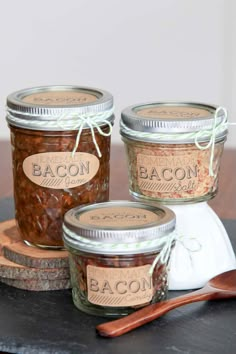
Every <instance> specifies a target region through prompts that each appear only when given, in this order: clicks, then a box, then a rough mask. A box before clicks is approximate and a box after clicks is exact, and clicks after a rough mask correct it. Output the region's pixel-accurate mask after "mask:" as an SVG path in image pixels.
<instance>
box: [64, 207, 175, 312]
mask: <svg viewBox="0 0 236 354" xmlns="http://www.w3.org/2000/svg"><path fill="white" fill-rule="evenodd" d="M174 228H175V214H174V213H173V212H172V211H171V210H169V209H167V208H164V207H157V206H154V205H153V206H151V205H147V204H144V203H138V202H128V201H127V202H126V201H114V202H107V203H99V204H96V205H95V204H93V205H89V206H85V207H81V208H74V209H72V210H70V211H68V212H67V213H66V214H65V217H64V224H63V231H64V242H65V246H66V248H67V249H68V251H69V261H70V274H71V283H72V296H73V301H74V304H75V306H76V307H77V308H78V309H80V310H82V311H84V312H86V313H89V314H94V315H101V316H112V317H119V316H123V315H126V314H129V313H132V312H134V311H135V310H136V309H138V308H141V307H144V306H146V305H148V304H151V303H155V302H158V301H161V300H164V299H165V298H166V295H167V289H168V276H167V275H168V272H167V267H168V261H169V257H170V253H171V250H172V248H173V246H174V244H175V238H174V233H173V230H174Z"/></svg>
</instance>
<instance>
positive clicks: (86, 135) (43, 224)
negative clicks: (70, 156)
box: [11, 126, 110, 247]
mask: <svg viewBox="0 0 236 354" xmlns="http://www.w3.org/2000/svg"><path fill="white" fill-rule="evenodd" d="M103 130H104V131H106V132H107V131H108V127H107V126H105V127H104V128H103ZM76 136H77V131H68V132H45V131H34V130H32V131H30V130H26V129H19V128H15V127H11V144H12V158H13V177H14V198H15V214H16V221H17V224H18V228H19V231H20V234H21V237H22V239H23V240H25V241H28V242H30V243H32V244H34V245H41V246H49V247H62V246H63V241H62V221H63V215H64V214H65V212H66V211H68V210H69V209H71V208H74V207H75V206H78V205H82V204H87V203H96V202H104V201H107V200H108V199H109V160H110V137H104V136H102V135H100V134H99V133H98V132H97V131H96V130H95V136H96V140H97V143H98V145H99V147H100V150H101V153H102V157H101V158H98V159H99V168H98V171H97V173H96V174H95V176H94V177H93V178H92V179H90V180H89V181H88V182H86V183H85V184H82V185H79V186H75V187H73V188H72V187H71V184H70V185H69V187H68V188H67V187H64V188H63V189H55V188H50V185H49V186H47V184H45V185H44V186H42V185H38V184H36V183H34V182H32V181H31V180H30V179H29V178H28V177H27V176H26V174H25V172H24V170H23V163H24V161H25V159H26V158H27V157H29V156H32V155H36V154H40V153H48V152H72V151H73V148H74V146H75V140H76ZM77 152H86V153H88V154H91V155H94V156H96V157H98V155H97V150H96V148H95V145H94V142H93V140H92V136H91V131H90V130H89V129H85V130H84V131H83V132H82V134H81V138H80V143H79V146H78V149H77ZM80 168H81V166H80ZM87 168H88V166H87V165H83V173H86V169H87ZM32 171H33V172H32V173H33V174H34V175H35V176H37V174H38V175H39V174H40V175H44V177H48V181H49V182H48V183H53V178H54V176H55V170H53V169H52V168H51V167H50V163H49V165H48V166H46V167H45V166H44V168H43V169H42V168H41V169H40V167H39V166H38V164H37V163H36V164H32ZM78 171H79V170H78V168H76V166H69V167H68V165H67V167H65V166H64V165H63V166H62V167H60V168H59V169H58V171H57V172H58V175H59V177H61V178H62V177H63V176H64V175H67V177H68V175H69V178H70V181H73V178H74V175H75V174H77V173H78Z"/></svg>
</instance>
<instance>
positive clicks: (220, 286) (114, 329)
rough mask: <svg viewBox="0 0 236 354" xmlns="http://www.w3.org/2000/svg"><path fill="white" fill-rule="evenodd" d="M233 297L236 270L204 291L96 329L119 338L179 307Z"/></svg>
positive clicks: (148, 307)
mask: <svg viewBox="0 0 236 354" xmlns="http://www.w3.org/2000/svg"><path fill="white" fill-rule="evenodd" d="M233 297H236V269H233V270H230V271H228V272H224V273H222V274H219V275H217V276H215V277H214V278H212V279H211V280H209V281H208V283H207V284H206V285H205V286H204V287H203V288H202V289H199V290H197V291H194V292H191V293H188V294H186V295H182V296H178V297H176V298H174V299H170V300H166V301H162V302H159V303H156V304H152V305H148V306H146V307H144V308H142V309H141V310H138V311H136V312H134V313H132V314H131V315H128V316H126V317H123V318H120V319H118V320H115V321H110V322H106V323H103V324H100V325H98V326H97V327H96V329H97V332H98V333H99V334H100V335H101V336H103V337H117V336H120V335H122V334H124V333H127V332H129V331H131V330H133V329H135V328H137V327H140V326H142V325H144V324H145V323H148V322H151V321H153V320H155V319H156V318H158V317H160V316H162V315H164V314H165V313H167V312H169V311H170V310H173V309H175V308H177V307H179V306H183V305H187V304H190V303H193V302H197V301H206V300H219V299H226V298H233Z"/></svg>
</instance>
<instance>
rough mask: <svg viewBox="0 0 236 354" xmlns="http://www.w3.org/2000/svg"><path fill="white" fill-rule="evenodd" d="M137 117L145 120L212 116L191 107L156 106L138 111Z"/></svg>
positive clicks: (205, 111) (206, 111) (202, 110)
mask: <svg viewBox="0 0 236 354" xmlns="http://www.w3.org/2000/svg"><path fill="white" fill-rule="evenodd" d="M136 113H137V115H139V116H141V117H143V118H161V119H191V118H192V119H194V118H203V117H209V116H210V115H212V112H211V111H210V110H207V109H204V108H200V107H199V108H197V107H191V106H165V105H160V106H156V107H155V106H154V107H147V108H143V109H140V110H138V111H137V112H136Z"/></svg>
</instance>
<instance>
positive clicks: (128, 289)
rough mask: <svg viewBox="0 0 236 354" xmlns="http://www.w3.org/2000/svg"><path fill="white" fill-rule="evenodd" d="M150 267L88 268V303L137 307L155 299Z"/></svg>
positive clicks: (89, 266)
mask: <svg viewBox="0 0 236 354" xmlns="http://www.w3.org/2000/svg"><path fill="white" fill-rule="evenodd" d="M149 269H150V265H144V266H140V267H133V268H104V267H95V266H91V265H88V266H87V286H88V301H90V302H91V303H93V304H96V305H101V306H110V307H123V306H137V305H142V304H145V303H147V302H150V301H151V300H152V297H153V284H152V277H151V276H150V275H149V274H148V271H149Z"/></svg>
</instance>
